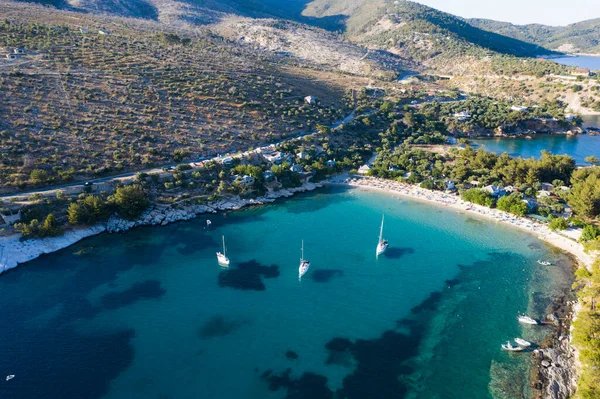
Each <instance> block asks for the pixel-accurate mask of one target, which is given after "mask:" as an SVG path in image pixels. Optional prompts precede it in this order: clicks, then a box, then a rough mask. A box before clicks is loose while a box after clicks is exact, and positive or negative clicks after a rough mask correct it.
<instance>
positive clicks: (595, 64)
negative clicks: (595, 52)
mask: <svg viewBox="0 0 600 399" xmlns="http://www.w3.org/2000/svg"><path fill="white" fill-rule="evenodd" d="M552 61H554V62H557V63H559V64H563V65H569V66H576V67H579V68H587V69H593V70H600V57H597V56H596V57H594V56H584V55H582V56H576V57H559V58H552Z"/></svg>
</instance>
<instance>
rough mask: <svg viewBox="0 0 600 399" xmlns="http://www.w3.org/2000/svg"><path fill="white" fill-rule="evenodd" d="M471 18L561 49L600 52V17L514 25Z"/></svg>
mask: <svg viewBox="0 0 600 399" xmlns="http://www.w3.org/2000/svg"><path fill="white" fill-rule="evenodd" d="M467 21H468V22H469V23H470V24H471V25H474V26H477V27H478V28H481V29H484V30H486V31H490V32H495V33H498V34H501V35H505V36H509V37H512V38H515V39H519V40H522V41H525V42H528V43H534V44H537V45H540V46H544V47H546V48H550V49H554V50H557V51H561V52H569V53H593V54H600V18H597V19H591V20H588V21H583V22H578V23H575V24H571V25H567V26H547V25H539V24H530V25H513V24H511V23H508V22H498V21H492V20H489V19H469V20H467Z"/></svg>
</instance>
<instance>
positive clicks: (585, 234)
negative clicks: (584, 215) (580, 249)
mask: <svg viewBox="0 0 600 399" xmlns="http://www.w3.org/2000/svg"><path fill="white" fill-rule="evenodd" d="M598 236H600V228H598V227H596V226H594V225H593V224H588V225H586V226H584V227H583V231H582V232H581V237H580V239H579V240H580V241H581V242H587V241H592V240H595V239H596V237H598Z"/></svg>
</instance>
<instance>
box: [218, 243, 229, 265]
mask: <svg viewBox="0 0 600 399" xmlns="http://www.w3.org/2000/svg"><path fill="white" fill-rule="evenodd" d="M217 261H218V262H219V265H221V266H229V258H228V257H227V248H225V236H223V253H221V252H217Z"/></svg>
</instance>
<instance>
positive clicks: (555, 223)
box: [548, 218, 569, 231]
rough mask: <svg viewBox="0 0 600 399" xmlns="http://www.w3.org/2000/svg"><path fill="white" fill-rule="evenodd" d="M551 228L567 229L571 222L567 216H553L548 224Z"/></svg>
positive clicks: (554, 229) (553, 229)
mask: <svg viewBox="0 0 600 399" xmlns="http://www.w3.org/2000/svg"><path fill="white" fill-rule="evenodd" d="M548 227H550V230H552V231H556V230H566V229H568V228H569V222H568V221H567V219H565V218H553V219H552V220H550V224H549V225H548Z"/></svg>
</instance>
